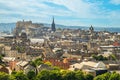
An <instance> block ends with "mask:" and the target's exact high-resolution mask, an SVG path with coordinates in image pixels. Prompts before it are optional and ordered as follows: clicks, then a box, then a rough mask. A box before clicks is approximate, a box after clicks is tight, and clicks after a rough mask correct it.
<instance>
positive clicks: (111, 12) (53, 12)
mask: <svg viewBox="0 0 120 80" xmlns="http://www.w3.org/2000/svg"><path fill="white" fill-rule="evenodd" d="M119 14H120V0H107V1H106V0H12V1H10V0H5V1H0V15H1V16H0V23H10V22H17V21H19V20H22V19H24V20H31V21H33V22H39V23H51V21H52V17H53V16H54V17H55V22H56V23H57V24H62V25H78V26H81V25H82V26H90V25H93V26H99V27H100V26H102V27H106V26H107V27H113V26H114V27H120V23H119V21H120V16H119Z"/></svg>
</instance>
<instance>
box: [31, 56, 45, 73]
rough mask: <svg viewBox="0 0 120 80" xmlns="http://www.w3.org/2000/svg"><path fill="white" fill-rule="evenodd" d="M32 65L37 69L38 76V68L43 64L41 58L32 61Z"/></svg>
mask: <svg viewBox="0 0 120 80" xmlns="http://www.w3.org/2000/svg"><path fill="white" fill-rule="evenodd" d="M30 64H31V65H32V66H33V67H35V68H36V74H38V72H39V71H38V66H39V65H40V64H43V61H42V59H41V58H37V59H36V60H34V61H31V62H30Z"/></svg>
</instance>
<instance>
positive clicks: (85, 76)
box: [84, 74, 94, 80]
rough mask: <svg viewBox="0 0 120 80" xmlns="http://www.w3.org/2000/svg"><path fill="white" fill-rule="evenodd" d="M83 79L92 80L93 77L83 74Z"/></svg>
mask: <svg viewBox="0 0 120 80" xmlns="http://www.w3.org/2000/svg"><path fill="white" fill-rule="evenodd" d="M84 78H85V80H93V78H94V77H93V75H91V74H85V75H84Z"/></svg>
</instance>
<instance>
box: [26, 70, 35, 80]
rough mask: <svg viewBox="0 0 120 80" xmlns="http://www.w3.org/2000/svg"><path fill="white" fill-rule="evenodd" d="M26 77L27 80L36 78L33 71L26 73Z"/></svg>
mask: <svg viewBox="0 0 120 80" xmlns="http://www.w3.org/2000/svg"><path fill="white" fill-rule="evenodd" d="M27 77H28V79H29V80H34V79H35V77H36V74H35V72H34V71H29V72H28V73H27Z"/></svg>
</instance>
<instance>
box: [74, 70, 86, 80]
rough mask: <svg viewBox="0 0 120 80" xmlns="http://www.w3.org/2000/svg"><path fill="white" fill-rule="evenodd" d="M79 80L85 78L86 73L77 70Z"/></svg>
mask: <svg viewBox="0 0 120 80" xmlns="http://www.w3.org/2000/svg"><path fill="white" fill-rule="evenodd" d="M75 76H76V78H77V80H84V73H83V72H82V71H76V75H75Z"/></svg>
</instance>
